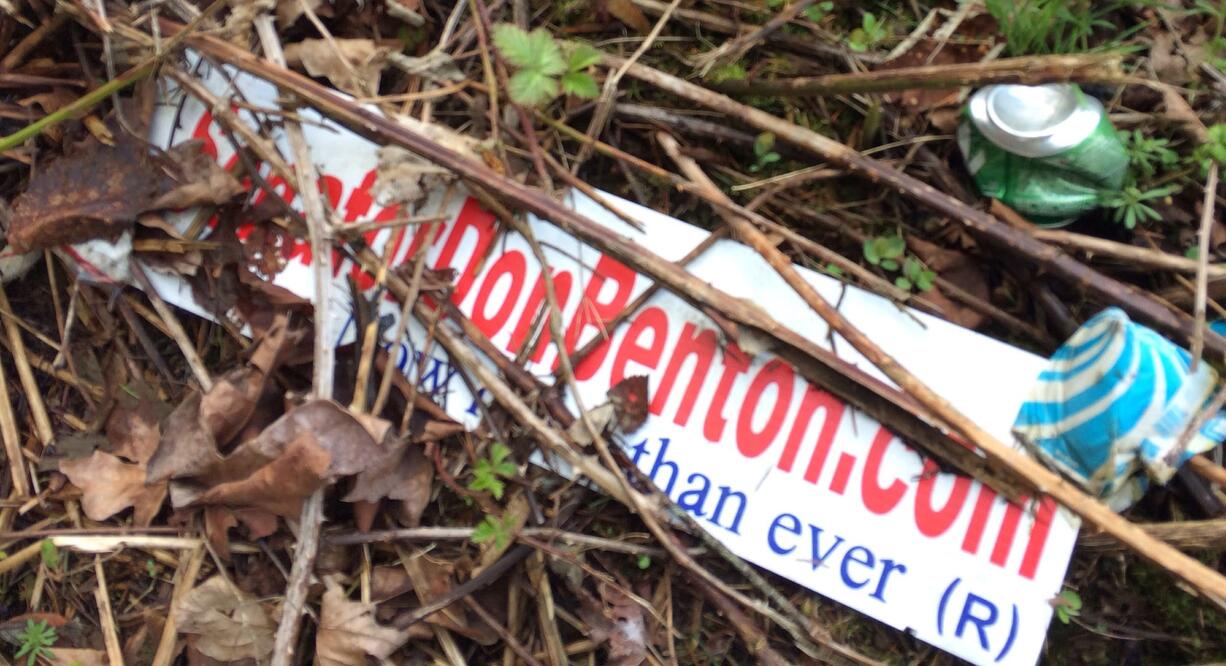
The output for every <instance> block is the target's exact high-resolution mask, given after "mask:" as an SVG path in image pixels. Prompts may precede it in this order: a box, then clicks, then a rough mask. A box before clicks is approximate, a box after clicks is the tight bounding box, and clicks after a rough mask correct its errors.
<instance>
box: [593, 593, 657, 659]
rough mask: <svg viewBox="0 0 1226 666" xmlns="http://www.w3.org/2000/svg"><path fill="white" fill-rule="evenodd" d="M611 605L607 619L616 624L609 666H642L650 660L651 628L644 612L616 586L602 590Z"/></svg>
mask: <svg viewBox="0 0 1226 666" xmlns="http://www.w3.org/2000/svg"><path fill="white" fill-rule="evenodd" d="M600 596H601V597H602V598H603V599H604V601H605V604H606V605H607V607H606V609H605V612H604V614H605V617H606V618H608V619H609V621H610V622H611V624H612V631H611V632H610V634H609V656H608V659H607V661H606V662H605V663H606V664H609V666H639V664H642V663H643V662H644V661H646V660H647V643H646V640H647V627H646V625H645V624H644V622H643V609H642V608H641V607H640V606H639V605H638V604H636V603H635V602H634V601H633V600H631V599H630V598H629V597H627V596H626V595H625V594H623V593H622V592H621V591H620V590H618V589H617V588H615V587H613V586H612V585H604V584H602V585H601V586H600Z"/></svg>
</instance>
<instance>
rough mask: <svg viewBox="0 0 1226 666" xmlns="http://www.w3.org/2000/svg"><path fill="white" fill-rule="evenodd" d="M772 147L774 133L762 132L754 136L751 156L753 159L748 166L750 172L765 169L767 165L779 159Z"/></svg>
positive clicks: (773, 145)
mask: <svg viewBox="0 0 1226 666" xmlns="http://www.w3.org/2000/svg"><path fill="white" fill-rule="evenodd" d="M774 147H775V135H774V134H771V133H770V132H763V133H761V134H759V135H758V136H756V137H754V140H753V156H754V160H755V161H754V163H753V164H751V165H750V166H749V172H750V173H757V172H759V171H761V170H762V169H765V168H766V167H767V166H768V165H770V164H774V163H775V162H778V161H779V159H780V157H779V153H776V152H775V151H774V150H772V149H773V148H774Z"/></svg>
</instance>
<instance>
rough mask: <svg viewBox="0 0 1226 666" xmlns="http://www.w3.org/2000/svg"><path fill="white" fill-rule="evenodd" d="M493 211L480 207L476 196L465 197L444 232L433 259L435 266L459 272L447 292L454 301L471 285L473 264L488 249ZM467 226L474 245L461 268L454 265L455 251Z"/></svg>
mask: <svg viewBox="0 0 1226 666" xmlns="http://www.w3.org/2000/svg"><path fill="white" fill-rule="evenodd" d="M494 220H495V218H494V215H493V214H492V213H490V212H489V211H487V210H485V209H484V208H482V207H481V206H480V205H479V204H478V203H477V200H476V199H473V198H471V197H470V198H469V199H468V200H466V201H465V202H464V206H463V207H462V208H461V209H460V214H459V215H458V216H456V220H455V224H454V225H452V228H451V234H450V235H449V236H447V242H446V244H444V245H443V249H442V251H440V252H439V255H438V260H437V261H435V263H434V267H435V268H440V269H443V268H455V269H456V270H457V271H459V273H460V276H459V277H458V278H457V279H456V283H455V288H454V289H453V290H452V292H451V300H452V302H454V303H455V304H456V305H459V304H460V303H462V302H463V301H464V297H465V296H467V295H468V290H469V289H470V288H471V287H472V285H473V280H475V279H476V277H477V268H478V267H479V266H480V264H481V260H482V259H484V258H485V253H486V251H487V250H489V247H490V243H492V242H493V241H494V230H495V228H496V225H495V224H494ZM469 230H472V232H473V233H474V234H475V235H476V246H475V247H474V248H473V251H472V254H471V255H470V256H469V258H468V263H466V264H464V267H463V268H462V269H461V268H459V267H458V266H455V265H454V263H455V262H456V261H457V258H456V253H457V252H459V251H460V244H461V243H462V242H463V241H464V237H465V236H466V235H468V232H469Z"/></svg>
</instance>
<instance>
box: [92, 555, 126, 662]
mask: <svg viewBox="0 0 1226 666" xmlns="http://www.w3.org/2000/svg"><path fill="white" fill-rule="evenodd" d="M94 578H95V579H96V580H97V582H98V586H97V587H95V588H94V601H95V602H96V603H97V604H98V622H99V623H100V624H101V625H102V638H103V641H104V642H105V643H106V658H107V663H108V666H123V664H124V661H123V650H122V649H120V647H119V631H118V629H116V627H115V613H114V611H112V610H111V596H110V592H109V591H108V589H107V585H106V574H105V572H103V570H102V557H101V556H99V555H95V556H94Z"/></svg>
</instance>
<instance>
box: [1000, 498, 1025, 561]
mask: <svg viewBox="0 0 1226 666" xmlns="http://www.w3.org/2000/svg"><path fill="white" fill-rule="evenodd" d="M1022 503H1023V504H1025V503H1026V500H1025V499H1023V500H1022ZM1021 519H1022V508H1021V507H1020V506H1018V505H1016V504H1013V503H1010V504H1009V506H1008V507H1007V508H1006V509H1005V519H1004V520H1003V521H1001V523H1000V533H999V534H997V535H996V546H995V547H994V548H992V564H995V565H996V566H1001V567H1003V566H1005V562H1007V561H1008V560H1009V550H1010V549H1012V548H1013V536H1014V535H1015V534H1017V524H1018V522H1020V521H1021Z"/></svg>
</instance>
